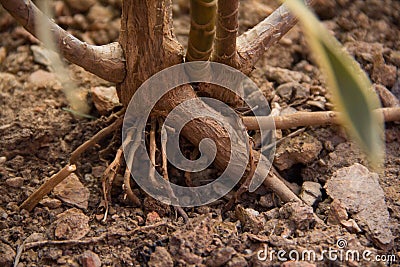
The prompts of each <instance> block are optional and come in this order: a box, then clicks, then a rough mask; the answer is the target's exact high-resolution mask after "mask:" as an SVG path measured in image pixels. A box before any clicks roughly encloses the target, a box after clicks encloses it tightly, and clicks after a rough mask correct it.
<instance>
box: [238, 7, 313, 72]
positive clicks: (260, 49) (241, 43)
mask: <svg viewBox="0 0 400 267" xmlns="http://www.w3.org/2000/svg"><path fill="white" fill-rule="evenodd" d="M304 2H305V3H306V4H307V5H308V6H312V5H313V3H314V2H315V1H314V0H304ZM296 23H297V18H296V17H295V16H294V15H292V14H291V13H290V12H289V9H288V8H287V7H286V6H285V5H284V4H283V5H281V6H280V7H279V8H278V9H276V10H275V11H274V12H273V13H272V14H271V15H269V16H268V17H267V18H266V19H264V20H263V21H261V22H260V23H258V24H257V25H256V26H255V27H254V28H252V29H250V30H248V31H247V32H245V33H243V34H242V35H240V36H239V38H238V40H237V47H238V48H237V49H238V55H239V57H240V70H241V71H242V72H243V73H245V74H249V73H250V72H251V71H252V70H253V68H254V65H255V64H256V62H257V61H258V60H259V59H260V58H261V56H262V55H263V54H264V52H265V51H266V50H267V49H268V48H270V47H271V46H272V45H274V44H276V43H277V42H278V41H279V40H280V39H281V38H282V37H283V36H284V35H285V34H286V33H287V32H288V31H289V30H290V29H291V28H293V26H294V25H295V24H296Z"/></svg>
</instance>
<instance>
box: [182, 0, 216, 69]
mask: <svg viewBox="0 0 400 267" xmlns="http://www.w3.org/2000/svg"><path fill="white" fill-rule="evenodd" d="M190 7H191V9H190V17H191V21H190V32H189V42H188V51H187V53H186V60H187V61H207V60H208V59H209V58H210V56H211V52H212V49H213V42H214V36H215V15H216V9H217V4H216V0H191V1H190Z"/></svg>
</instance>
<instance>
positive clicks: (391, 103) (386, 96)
mask: <svg viewBox="0 0 400 267" xmlns="http://www.w3.org/2000/svg"><path fill="white" fill-rule="evenodd" d="M374 89H375V91H376V92H377V93H378V95H379V98H380V100H381V103H382V106H383V107H399V106H400V101H399V99H398V98H397V97H396V96H395V95H394V94H393V93H392V92H390V91H389V90H388V89H387V88H386V87H385V86H383V85H380V84H374Z"/></svg>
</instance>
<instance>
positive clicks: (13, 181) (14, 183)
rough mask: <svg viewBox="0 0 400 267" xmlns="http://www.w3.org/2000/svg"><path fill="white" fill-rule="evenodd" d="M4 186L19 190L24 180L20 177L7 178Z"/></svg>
mask: <svg viewBox="0 0 400 267" xmlns="http://www.w3.org/2000/svg"><path fill="white" fill-rule="evenodd" d="M6 185H8V186H10V187H14V188H19V187H21V186H23V185H24V178H22V177H14V178H8V179H7V180H6Z"/></svg>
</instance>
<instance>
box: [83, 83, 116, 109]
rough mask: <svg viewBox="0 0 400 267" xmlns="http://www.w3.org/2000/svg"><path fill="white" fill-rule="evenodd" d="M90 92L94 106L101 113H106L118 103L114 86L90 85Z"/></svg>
mask: <svg viewBox="0 0 400 267" xmlns="http://www.w3.org/2000/svg"><path fill="white" fill-rule="evenodd" d="M90 92H91V95H92V99H93V103H94V106H95V107H96V109H97V110H98V111H99V113H100V114H101V115H106V114H107V113H109V112H110V111H111V110H112V109H113V108H115V107H116V106H118V105H119V98H118V95H117V90H116V88H115V86H110V87H105V86H96V87H92V88H91V90H90Z"/></svg>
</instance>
